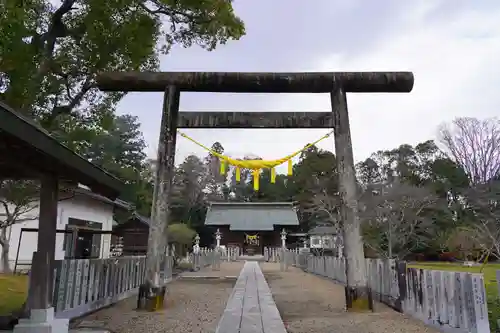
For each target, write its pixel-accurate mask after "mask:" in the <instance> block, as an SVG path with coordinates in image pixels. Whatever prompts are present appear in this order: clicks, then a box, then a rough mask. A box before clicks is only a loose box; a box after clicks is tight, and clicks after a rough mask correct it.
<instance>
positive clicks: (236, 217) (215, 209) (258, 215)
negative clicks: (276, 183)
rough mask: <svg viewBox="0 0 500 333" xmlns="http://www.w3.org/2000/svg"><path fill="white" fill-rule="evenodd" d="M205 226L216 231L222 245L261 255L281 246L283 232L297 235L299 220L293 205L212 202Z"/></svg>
mask: <svg viewBox="0 0 500 333" xmlns="http://www.w3.org/2000/svg"><path fill="white" fill-rule="evenodd" d="M205 225H206V226H212V227H214V229H219V231H220V232H221V233H222V239H221V245H225V246H226V247H231V246H238V247H240V248H242V249H243V253H245V254H262V253H263V251H264V247H279V246H281V232H282V230H283V229H285V230H286V231H287V232H293V231H296V230H297V228H298V225H299V220H298V217H297V212H296V210H295V207H294V205H293V203H292V202H211V203H210V206H209V208H208V211H207V216H206V219H205Z"/></svg>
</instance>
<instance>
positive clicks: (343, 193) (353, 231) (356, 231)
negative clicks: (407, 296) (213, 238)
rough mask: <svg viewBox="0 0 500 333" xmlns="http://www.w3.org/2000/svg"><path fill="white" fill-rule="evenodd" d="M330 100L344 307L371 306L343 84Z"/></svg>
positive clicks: (337, 88)
mask: <svg viewBox="0 0 500 333" xmlns="http://www.w3.org/2000/svg"><path fill="white" fill-rule="evenodd" d="M331 103H332V111H333V114H334V117H335V124H334V136H335V155H336V158H337V172H338V175H339V192H340V200H341V205H340V214H341V223H342V226H343V228H342V229H343V232H344V256H345V259H346V276H347V284H346V287H345V295H346V305H347V310H348V311H366V310H373V303H372V302H371V297H370V291H369V289H368V283H367V277H366V267H365V256H364V249H363V239H362V237H361V226H360V220H359V212H358V198H357V193H356V192H357V191H356V189H357V186H356V174H355V169H354V158H353V153H352V142H351V130H350V127H349V113H348V110H347V99H346V95H345V91H344V90H343V88H342V87H340V86H339V87H336V89H334V91H333V92H332V93H331Z"/></svg>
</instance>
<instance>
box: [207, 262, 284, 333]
mask: <svg viewBox="0 0 500 333" xmlns="http://www.w3.org/2000/svg"><path fill="white" fill-rule="evenodd" d="M215 332H216V333H286V330H285V326H284V325H283V321H282V320H281V317H280V313H279V312H278V309H277V308H276V304H275V303H274V300H273V297H272V294H271V291H270V290H269V286H268V284H267V282H266V280H265V278H264V275H263V274H262V271H261V269H260V266H259V264H258V263H257V262H256V261H247V262H245V265H244V266H243V269H242V270H241V273H240V275H239V276H238V280H237V281H236V284H235V286H234V289H233V292H232V293H231V296H230V297H229V299H228V301H227V305H226V309H225V310H224V314H223V315H222V317H221V319H220V321H219V324H218V325H217V330H216V331H215Z"/></svg>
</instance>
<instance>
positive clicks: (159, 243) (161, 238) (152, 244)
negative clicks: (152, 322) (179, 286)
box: [137, 85, 180, 311]
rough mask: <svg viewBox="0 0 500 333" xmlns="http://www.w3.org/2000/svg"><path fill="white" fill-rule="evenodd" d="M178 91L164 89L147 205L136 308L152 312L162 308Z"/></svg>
mask: <svg viewBox="0 0 500 333" xmlns="http://www.w3.org/2000/svg"><path fill="white" fill-rule="evenodd" d="M179 100H180V91H179V89H178V88H177V87H176V86H173V85H170V86H168V87H167V88H166V90H165V97H164V102H163V112H162V120H161V128H160V139H159V142H158V158H157V168H156V177H155V186H154V194H153V204H152V208H151V225H150V227H149V236H148V251H147V255H146V279H145V281H146V282H145V284H144V285H142V286H141V288H140V291H139V300H138V302H137V304H138V307H139V308H147V309H148V310H151V311H154V310H157V309H160V308H162V307H163V301H164V297H165V292H166V287H165V279H162V278H161V276H160V271H161V263H162V262H163V259H164V257H165V255H166V247H167V244H168V240H167V226H168V223H169V219H170V207H169V203H170V195H171V192H172V191H171V189H172V177H173V172H174V160H175V143H176V134H177V116H178V112H179Z"/></svg>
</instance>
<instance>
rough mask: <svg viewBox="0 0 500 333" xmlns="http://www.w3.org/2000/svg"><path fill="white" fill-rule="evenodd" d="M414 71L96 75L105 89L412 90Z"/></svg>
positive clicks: (114, 73)
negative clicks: (338, 88) (173, 86)
mask: <svg viewBox="0 0 500 333" xmlns="http://www.w3.org/2000/svg"><path fill="white" fill-rule="evenodd" d="M413 81H414V78H413V73H411V72H330V73H238V72H109V73H101V74H99V75H98V76H97V86H98V87H99V89H101V90H103V91H158V92H160V91H164V90H165V87H166V86H168V85H175V86H177V87H178V88H179V89H180V90H181V91H197V92H237V93H329V92H331V91H332V90H333V89H334V88H335V87H337V86H341V87H342V88H343V90H344V91H345V92H358V93H377V92H410V91H411V90H412V88H413Z"/></svg>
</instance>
